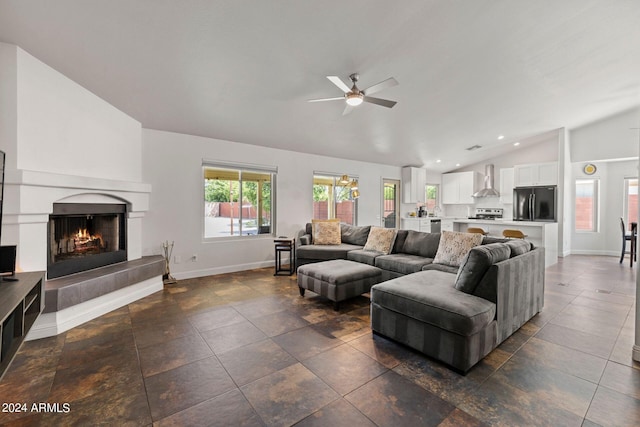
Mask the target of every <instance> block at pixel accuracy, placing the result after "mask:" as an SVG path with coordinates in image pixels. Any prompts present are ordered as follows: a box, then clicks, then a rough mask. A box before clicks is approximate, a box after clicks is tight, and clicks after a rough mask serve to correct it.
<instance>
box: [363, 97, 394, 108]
mask: <svg viewBox="0 0 640 427" xmlns="http://www.w3.org/2000/svg"><path fill="white" fill-rule="evenodd" d="M362 100H363V101H364V102H370V103H372V104H377V105H382V106H383V107H387V108H393V106H394V105H396V104H397V102H396V101H389V100H388V99H380V98H373V97H371V96H365V97H364V98H363V99H362Z"/></svg>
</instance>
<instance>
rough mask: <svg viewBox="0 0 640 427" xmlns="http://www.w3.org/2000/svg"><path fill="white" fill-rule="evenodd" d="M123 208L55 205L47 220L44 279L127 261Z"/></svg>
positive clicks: (122, 206) (124, 209) (70, 204)
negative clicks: (47, 253)
mask: <svg viewBox="0 0 640 427" xmlns="http://www.w3.org/2000/svg"><path fill="white" fill-rule="evenodd" d="M125 213H126V205H123V204H87V203H55V204H54V205H53V213H52V214H51V215H50V217H49V239H48V242H49V245H48V250H49V256H48V263H47V277H48V278H49V279H53V278H55V277H61V276H66V275H68V274H73V273H78V272H80V271H85V270H90V269H93V268H97V267H102V266H104V265H109V264H114V263H117V262H121V261H126V259H127V248H126V233H125V231H126V227H125Z"/></svg>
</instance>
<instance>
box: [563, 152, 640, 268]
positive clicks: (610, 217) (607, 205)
mask: <svg viewBox="0 0 640 427" xmlns="http://www.w3.org/2000/svg"><path fill="white" fill-rule="evenodd" d="M584 164H585V163H584V162H580V163H573V168H572V185H575V181H576V180H577V179H584V178H597V179H599V180H600V211H599V215H600V229H599V231H598V232H595V233H588V232H587V233H585V232H576V231H575V217H574V212H575V209H574V210H572V214H571V217H570V218H567V219H568V221H567V224H569V226H570V227H571V233H572V234H571V243H572V245H571V246H572V249H571V253H573V254H594V255H613V256H620V249H621V246H622V241H621V239H622V237H621V236H622V231H621V230H620V217H622V216H623V209H624V179H625V178H636V177H637V176H638V160H628V161H619V162H594V164H595V165H596V168H597V172H596V173H595V174H594V175H591V176H588V175H586V174H585V173H584V172H583V171H582V168H583V166H584ZM571 197H572V206H575V192H572V193H571Z"/></svg>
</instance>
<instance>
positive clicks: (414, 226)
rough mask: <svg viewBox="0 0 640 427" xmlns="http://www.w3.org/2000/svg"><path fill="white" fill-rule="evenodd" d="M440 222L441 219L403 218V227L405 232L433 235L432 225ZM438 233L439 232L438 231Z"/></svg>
mask: <svg viewBox="0 0 640 427" xmlns="http://www.w3.org/2000/svg"><path fill="white" fill-rule="evenodd" d="M433 221H440V218H417V217H416V218H402V224H401V227H402V229H403V230H414V231H422V232H424V233H432V232H433V231H432V227H431V223H432V222H433ZM436 231H437V230H436Z"/></svg>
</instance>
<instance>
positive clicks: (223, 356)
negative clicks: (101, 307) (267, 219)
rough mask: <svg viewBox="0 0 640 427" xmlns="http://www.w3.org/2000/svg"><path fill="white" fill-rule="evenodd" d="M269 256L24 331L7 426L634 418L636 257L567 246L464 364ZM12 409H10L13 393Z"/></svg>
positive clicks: (639, 394)
mask: <svg viewBox="0 0 640 427" xmlns="http://www.w3.org/2000/svg"><path fill="white" fill-rule="evenodd" d="M313 295H314V294H313V293H310V292H308V293H307V296H306V297H304V298H302V297H300V296H299V294H298V290H297V287H296V283H295V276H294V277H273V276H272V270H271V269H261V270H254V271H246V272H241V273H234V274H226V275H221V276H213V277H204V278H199V279H192V280H183V281H180V282H178V283H177V284H175V285H171V286H168V287H166V289H165V290H164V291H163V292H158V293H156V294H153V295H151V296H149V297H147V298H144V299H142V300H140V301H138V302H136V303H134V304H130V305H129V306H127V307H123V308H121V309H119V310H116V311H114V312H111V313H109V314H106V315H104V316H102V317H100V318H98V319H95V320H93V321H90V322H88V323H86V324H84V325H82V326H79V327H77V328H74V329H72V330H70V331H68V332H66V333H63V334H61V335H59V336H57V337H53V338H47V339H43V340H38V341H31V342H27V343H25V344H24V345H23V347H22V349H21V350H20V352H19V354H18V356H17V357H16V359H15V360H14V362H13V364H12V365H11V367H10V368H9V370H8V371H7V373H6V375H5V377H4V378H3V379H2V381H1V382H0V402H3V403H9V402H24V403H27V405H28V407H29V408H30V406H31V403H32V402H49V403H60V404H63V403H68V404H69V408H70V410H69V411H68V412H67V413H64V412H62V413H52V412H46V413H38V412H26V413H7V412H0V422H1V423H2V424H3V425H16V426H17V425H56V426H57V425H97V424H103V425H132V426H134V425H140V426H148V425H152V424H153V425H156V426H165V425H181V426H182V425H221V426H245V425H246V426H253V425H283V426H286V425H293V424H296V425H299V426H314V425H316V426H318V425H322V426H349V427H354V426H373V425H383V426H399V425H406V426H417V425H434V426H462V425H469V426H477V425H507V426H523V425H543V426H571V425H575V426H580V425H584V426H597V425H601V426H608V425H615V426H622V425H629V426H637V425H640V365H638V364H637V363H634V362H632V360H631V347H632V345H633V335H634V309H633V307H634V301H635V297H634V295H635V269H631V268H629V267H628V265H627V264H626V263H625V264H623V265H620V264H618V262H617V260H616V258H613V257H587V256H571V257H567V258H564V259H562V260H561V261H560V262H559V263H558V264H557V265H556V266H553V267H551V268H549V269H547V273H546V297H545V308H544V310H543V311H542V312H541V313H540V314H538V315H537V316H536V317H535V318H533V319H532V320H531V321H530V322H529V323H527V324H526V325H525V326H523V327H522V328H521V329H520V330H519V331H518V332H516V333H515V334H514V335H513V336H512V337H511V338H509V339H508V340H506V341H505V342H504V343H503V344H502V345H501V346H500V347H499V348H497V349H496V350H494V351H493V352H492V353H491V354H490V355H489V356H487V357H486V358H485V359H484V360H483V361H481V362H480V363H479V364H478V365H476V366H475V367H474V368H473V369H472V370H471V371H470V372H469V373H468V374H467V375H466V376H460V375H458V374H456V373H455V372H453V371H451V370H449V369H447V368H446V367H445V366H443V365H441V364H440V363H438V362H436V361H433V360H430V359H428V358H426V357H423V356H422V355H420V354H418V353H416V352H413V351H411V350H409V349H407V348H405V347H402V346H400V345H398V344H395V343H393V342H391V341H388V340H385V339H384V338H381V337H379V336H373V335H372V334H371V330H370V328H369V307H368V305H369V304H368V298H366V297H360V298H356V299H354V300H351V301H349V302H347V303H345V304H343V307H342V309H341V311H340V312H339V313H336V312H334V311H333V309H332V304H331V303H329V302H328V301H326V300H324V299H322V298H320V297H317V296H313ZM3 409H6V407H3Z"/></svg>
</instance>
